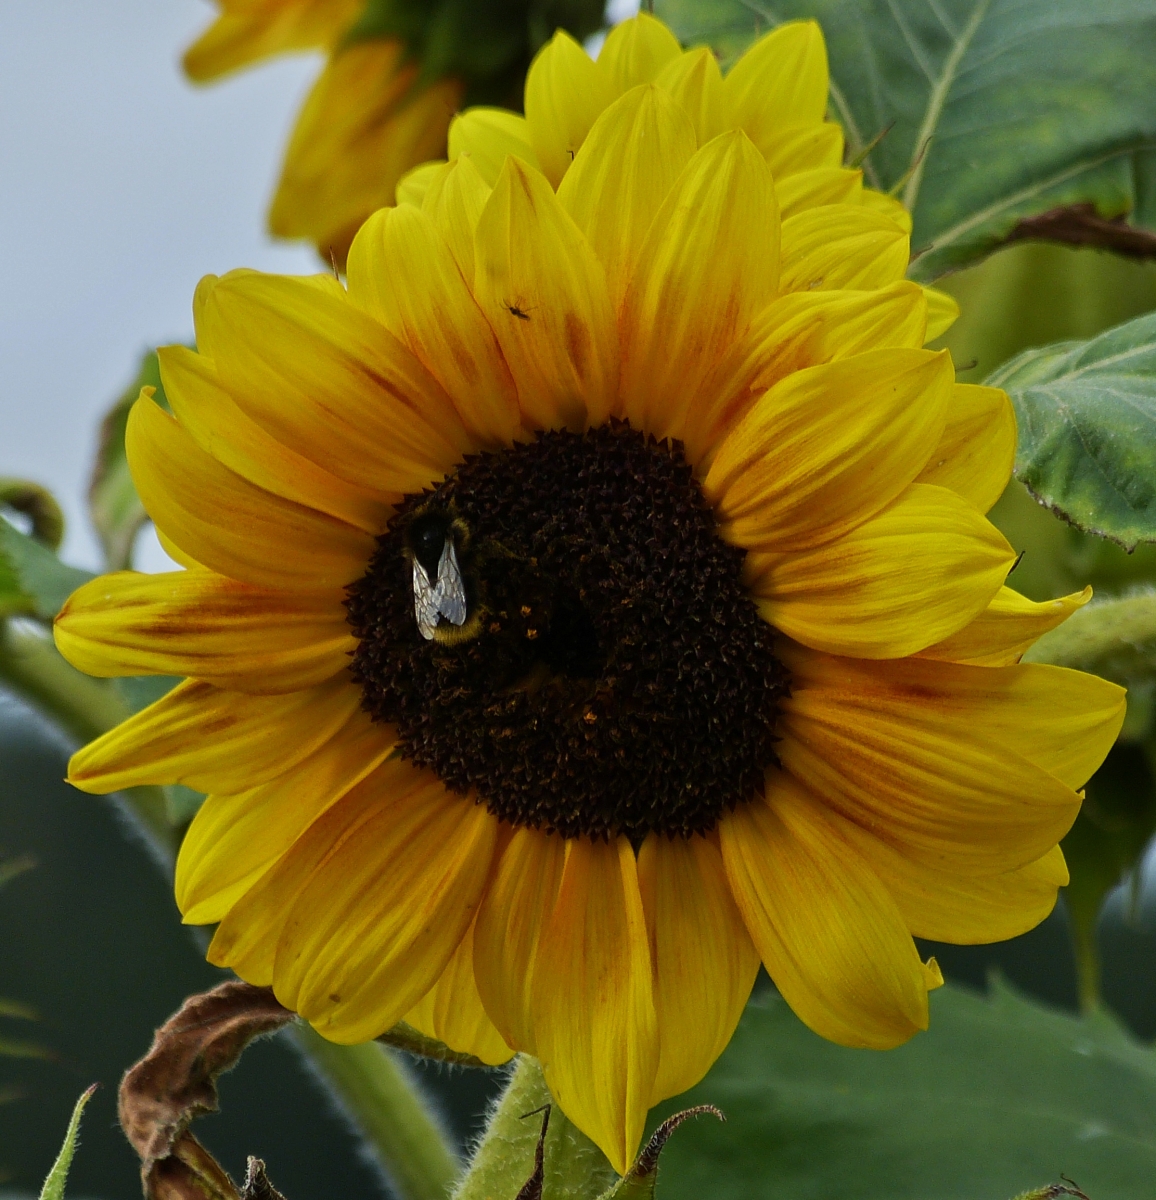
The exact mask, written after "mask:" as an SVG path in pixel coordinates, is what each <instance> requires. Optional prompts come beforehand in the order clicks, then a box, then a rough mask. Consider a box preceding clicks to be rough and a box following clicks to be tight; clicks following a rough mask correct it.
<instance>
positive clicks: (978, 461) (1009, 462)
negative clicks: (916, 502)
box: [919, 383, 1016, 512]
mask: <svg viewBox="0 0 1156 1200" xmlns="http://www.w3.org/2000/svg"><path fill="white" fill-rule="evenodd" d="M1015 458H1016V414H1015V409H1014V408H1013V407H1012V402H1011V400H1009V399H1008V394H1007V392H1005V391H1003V390H1001V389H1000V388H990V387H980V386H979V385H978V384H974V383H957V384H956V385H955V391H954V394H953V395H952V399H951V403H950V404H949V405H948V409H947V423H946V425H945V426H944V429H943V437H942V439H941V440H940V443H939V445H938V446H937V447H936V448H935V451H934V452H933V453H932V455H931V458H930V459H929V460H928V463H927V466H926V467H924V468H923V471H922V472H921V473H920V476H919V479H920V482H921V483H936V484H939V486H940V487H948V488H951V490H952V491H953V492H958V493H959V494H960V495H961V496H964V497H966V498H967V499H968V500H970V501H971V502H972V504H974V505H975V506H976V508H978V509H979V510H980V512H987V511H988V509H990V508H991V506H992V505H993V504H994V503H995V502H996V501H997V500H998V499H999V498H1000V496H1002V495H1003V491H1004V488H1006V487H1007V485H1008V480H1009V479H1011V473H1012V467H1014V466H1015Z"/></svg>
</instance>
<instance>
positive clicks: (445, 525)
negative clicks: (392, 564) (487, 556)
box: [404, 504, 471, 642]
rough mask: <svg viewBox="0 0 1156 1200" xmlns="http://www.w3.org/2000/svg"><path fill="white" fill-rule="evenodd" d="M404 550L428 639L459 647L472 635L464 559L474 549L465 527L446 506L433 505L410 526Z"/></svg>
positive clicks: (418, 614) (420, 624) (418, 616)
mask: <svg viewBox="0 0 1156 1200" xmlns="http://www.w3.org/2000/svg"><path fill="white" fill-rule="evenodd" d="M404 546H405V556H406V558H407V559H409V561H410V562H411V564H412V568H413V612H414V617H415V618H416V620H417V627H418V631H419V632H420V633H421V635H422V637H423V638H425V640H426V641H427V642H432V641H433V640H434V639H435V638H436V639H437V640H438V641H441V642H456V641H460V640H462V639H463V638H465V637H469V636H471V635H470V633H469V631H468V621H469V616H470V612H469V609H470V604H469V600H468V598H467V589H466V580H465V577H464V576H463V574H462V566H461V560H460V558H459V553H460V554H461V555H462V556H463V557H464V556H465V554H466V551H467V548H468V546H469V530H468V529H467V528H466V524H465V522H464V521H462V520H461V518H460V517H456V516H454V514H453V513H451V512H450V511H449V510H448V509H446V508H443V507H441V506H440V505H436V504H430V505H427V506H426V507H424V508H422V509H419V510H418V511H417V512H416V513H414V515H413V517H412V519H411V520H410V522H409V524H408V525H407V526H406V529H405V541H404Z"/></svg>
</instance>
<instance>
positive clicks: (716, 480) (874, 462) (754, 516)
mask: <svg viewBox="0 0 1156 1200" xmlns="http://www.w3.org/2000/svg"><path fill="white" fill-rule="evenodd" d="M952 377H953V372H952V369H951V360H950V359H949V358H948V357H947V355H946V354H945V353H942V352H941V353H940V354H934V353H933V352H931V351H929V350H907V349H899V348H896V349H885V350H870V351H868V352H867V353H865V354H858V355H855V356H854V357H851V358H843V359H837V360H836V361H835V362H831V363H827V364H826V365H823V366H818V367H811V368H810V369H808V370H803V371H795V372H794V373H792V374H790V375H788V376H787V377H786V378H785V379H783V380H781V381H780V382H779V383H777V384H775V386H774V387H773V388H771V390H770V391H769V392H767V393H766V394H765V395H764V396H763V397H762V398H761V399H760V400H759V401H758V402H757V403H756V404H755V406H754V407H753V408H752V409H751V410H750V412H749V413H748V414H747V416H746V417H745V418H744V419H743V421H742V422H741V423H740V424H739V425H738V426H737V428H735V429H734V431H733V432H732V433H731V434H730V436H729V437H728V438H727V439H726V440H725V441H724V442H723V444H722V445H721V446H720V447H719V449H718V452H717V453H716V454H715V455H714V458H713V461H712V463H711V467H710V471H709V472H708V473H707V476H706V479H705V481H704V482H703V493H704V494H705V496H706V498H707V499H708V500H709V501H710V502H711V504H713V505H714V507H715V511H716V512H717V513H718V516H719V520H720V522H721V523H722V527H723V530H724V534H725V536H726V538H727V539H728V540H729V541H732V542H734V543H736V544H738V545H741V546H744V547H746V548H762V547H773V548H774V549H775V550H776V551H778V552H785V551H787V550H792V551H794V550H800V549H807V548H810V547H813V546H815V545H819V544H822V543H824V542H830V541H832V540H834V539H835V538H838V537H842V536H844V535H846V534H847V533H849V532H851V531H852V530H853V529H855V528H856V527H857V526H859V525H862V524H863V523H864V522H867V521H869V520H870V519H871V518H873V517H876V516H877V515H878V514H879V513H880V512H881V511H882V510H883V509H884V508H885V507H886V506H887V505H889V504H891V503H892V502H893V501H894V500H895V499H896V498H897V497H898V496H899V495H900V494H901V493H902V492H903V491H904V490H905V489H906V488H907V486H908V485H909V484H910V482H911V481H912V480H913V479H914V478H915V476H916V475H917V474H918V472H919V470H920V468H921V467H922V465H923V464H924V463H925V462H926V461H927V456H928V454H929V453H930V451H931V448H932V447H933V446H934V445H935V444H936V442H937V441H938V440H939V436H940V433H941V431H942V429H943V421H944V412H945V410H946V408H947V403H948V400H949V399H950V397H951V381H952ZM939 490H943V489H939ZM976 517H977V519H978V514H976ZM1009 565H1010V564H1009ZM996 586H998V584H997V585H996ZM993 590H994V589H993ZM987 599H990V597H988V598H987ZM984 603H986V599H985V601H984ZM966 619H967V617H964V618H962V620H966Z"/></svg>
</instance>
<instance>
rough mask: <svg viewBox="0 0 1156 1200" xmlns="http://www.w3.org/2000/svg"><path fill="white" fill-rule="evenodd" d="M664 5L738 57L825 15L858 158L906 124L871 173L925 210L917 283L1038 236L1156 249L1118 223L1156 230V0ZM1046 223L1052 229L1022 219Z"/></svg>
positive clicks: (917, 216) (836, 105)
mask: <svg viewBox="0 0 1156 1200" xmlns="http://www.w3.org/2000/svg"><path fill="white" fill-rule="evenodd" d="M655 11H656V12H657V14H658V15H660V16H661V17H663V19H664V20H666V21H667V22H668V23H669V24H670V25H671V26H672V27H673V29H674V30H675V32H676V33H677V34H678V35H679V37H680V38H681V39H682V40H683V42H684V43H686V44H691V45H693V44H695V43H701V42H707V43H709V44H710V45H712V46H714V47H715V48H716V49H717V50H719V51H720V53H721V54H722V55H723V57H724V58H726V59H730V58H733V57H734V56H735V55H737V54H738V53H739V52H740V51H741V50H742V49H744V48H745V47H746V46H747V45H748V44H749V43H750V41H751V40H752V39H753V38H754V37H756V36H757V35H758V34H760V33H765V32H766V31H767V29H769V28H771V27H773V26H774V25H777V24H779V23H780V22H782V21H786V20H792V19H796V18H800V17H814V18H816V19H818V21H819V22H820V24H821V25H822V27H823V32H824V34H825V35H826V39H827V47H828V51H829V54H830V61H831V76H832V87H831V109H832V117H833V118H834V119H835V120H838V121H839V122H840V123H841V124H842V125H843V128H844V131H845V132H846V134H847V142H848V149H849V153H850V157H851V158H854V157H855V156H856V155H857V154H858V153H859V152H860V151H861V150H862V149H863V148H864V147H865V146H866V145H868V144H869V143H870V142H871V141H872V139H874V138H875V137H876V136H877V135H878V134H879V133H880V132H881V131H882V130H884V129H887V128H888V127H889V126H890V130H889V132H888V133H887V136H886V137H884V138H883V140H882V141H881V142H880V144H879V145H878V146H877V147H876V148H875V149H873V150H872V151H871V153H870V154H869V155H868V157H867V159H866V162H865V170H866V179H867V182H868V183H869V184H870V185H871V186H873V187H876V188H879V189H881V190H883V191H888V190H892V189H894V190H896V192H897V194H898V195H899V196H900V198H901V199H902V200H903V201H904V203H905V204H906V205H907V207H908V209H909V210H911V212H912V216H913V218H914V222H915V228H914V232H913V235H912V246H913V248H914V250H915V251H916V254H917V255H918V257H917V258H916V260H915V261H914V262H913V264H912V270H911V274H912V276H913V277H915V278H917V279H920V280H923V281H928V280H932V279H935V278H936V277H938V276H939V275H942V274H944V273H945V272H947V271H951V270H955V269H958V268H959V267H961V266H963V265H965V264H966V263H968V262H971V261H973V260H974V259H976V258H979V257H982V256H983V255H984V254H987V253H988V252H989V251H991V250H992V249H993V248H994V247H995V246H997V245H999V244H1001V243H1002V242H1005V241H1007V240H1009V239H1011V238H1013V237H1016V236H1024V235H1025V234H1028V233H1034V234H1035V235H1037V236H1051V237H1058V238H1061V239H1063V240H1072V239H1075V240H1079V241H1081V243H1085V244H1086V243H1089V242H1091V243H1092V244H1098V245H1107V246H1113V247H1117V248H1120V249H1122V250H1125V249H1127V250H1129V252H1132V253H1148V254H1153V253H1156V237H1151V236H1149V235H1148V234H1147V233H1146V232H1145V231H1144V230H1143V229H1137V228H1135V227H1129V226H1120V225H1117V224H1115V223H1114V221H1113V219H1114V218H1117V217H1121V216H1123V215H1125V214H1127V213H1129V212H1131V211H1132V210H1133V209H1136V208H1140V209H1142V212H1140V213H1138V216H1141V217H1143V219H1144V220H1150V219H1151V210H1152V207H1153V203H1154V202H1153V200H1152V199H1151V195H1150V193H1151V185H1152V179H1151V173H1152V170H1153V167H1152V164H1151V159H1150V156H1149V155H1148V154H1147V153H1146V152H1147V150H1149V149H1150V148H1151V147H1152V146H1153V144H1156V123H1154V120H1153V111H1152V95H1153V91H1154V89H1156V54H1153V53H1152V51H1151V47H1152V45H1153V44H1154V39H1156V10H1154V9H1153V6H1152V5H1151V4H1150V3H1148V2H1147V0H1098V2H1097V3H1095V4H1090V3H1088V0H1021V2H1019V3H1009V2H1007V0H658V3H656V5H655ZM1056 209H1064V210H1066V211H1065V212H1064V213H1063V214H1062V215H1061V214H1054V213H1053V210H1056ZM1042 214H1051V215H1050V216H1049V222H1050V228H1043V229H1034V230H1033V228H1032V226H1030V225H1028V226H1026V227H1025V226H1021V225H1020V222H1029V221H1032V220H1034V219H1036V218H1039V217H1040V216H1041V215H1042ZM1044 224H1045V226H1047V225H1048V222H1045V223H1044Z"/></svg>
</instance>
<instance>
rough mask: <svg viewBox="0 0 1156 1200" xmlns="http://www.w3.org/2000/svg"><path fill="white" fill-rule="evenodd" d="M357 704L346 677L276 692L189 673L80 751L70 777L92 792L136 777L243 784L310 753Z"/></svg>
mask: <svg viewBox="0 0 1156 1200" xmlns="http://www.w3.org/2000/svg"><path fill="white" fill-rule="evenodd" d="M360 703H361V692H360V691H359V690H358V689H357V688H355V687H353V686H352V685H351V684H350V683H349V682H347V681H346V680H345V679H339V680H336V681H334V682H331V683H324V684H321V685H320V686H319V687H315V688H308V689H306V690H304V691H300V692H287V693H284V694H282V695H276V696H251V695H247V694H246V693H244V692H227V691H224V690H223V689H221V688H215V687H213V686H212V684H209V683H202V682H201V681H200V680H199V679H187V680H186V681H185V682H184V683H180V684H177V686H176V687H175V688H173V690H172V691H171V692H169V693H168V694H167V695H165V696H162V697H161V698H160V699H159V700H157V701H156V702H155V703H153V704H150V705H149V706H148V707H147V708H144V709H142V710H141V711H140V712H139V713H137V714H136V715H135V716H132V717H129V719H128V720H127V721H123V722H121V724H119V725H118V726H117V727H116V728H115V729H110V730H109V732H108V733H106V734H103V735H102V736H101V737H98V738H97V739H96V741H94V742H89V744H88V745H87V746H84V747H83V748H82V749H80V750H78V751H77V752H76V753H75V754H74V755H73V756H72V758H71V759H70V760H69V763H68V782H69V783H71V784H72V786H73V787H78V788H80V790H81V791H82V792H96V793H98V794H104V793H107V792H118V791H120V790H121V789H123V788H129V787H136V786H137V785H138V784H142V783H184V784H187V785H188V786H189V787H191V788H195V789H196V790H197V791H198V792H224V793H228V794H230V795H231V794H233V793H236V792H243V791H247V790H248V789H249V788H252V787H256V786H257V785H258V784H262V783H268V782H269V780H271V779H276V778H277V776H278V775H282V774H284V773H285V772H286V771H291V770H293V768H294V767H296V766H297V764H298V763H301V762H304V761H305V759H307V758H308V757H309V756H310V755H311V754H314V753H316V751H317V750H318V749H319V748H320V747H321V746H323V745H324V744H325V743H326V742H328V741H329V739H330V738H331V737H333V736H334V734H335V733H336V732H337V730H339V729H340V728H341V727H342V726H343V725H344V724H345V723H346V722H347V721H348V720H349V719H350V716H351V715H352V714H353V713H354V712H355V711H356V710H357V708H358V706H359V705H360Z"/></svg>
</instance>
